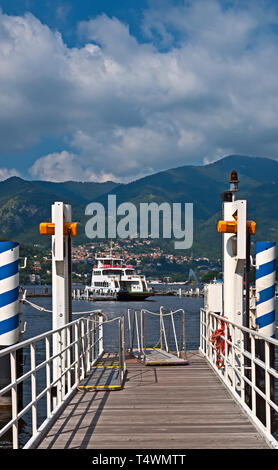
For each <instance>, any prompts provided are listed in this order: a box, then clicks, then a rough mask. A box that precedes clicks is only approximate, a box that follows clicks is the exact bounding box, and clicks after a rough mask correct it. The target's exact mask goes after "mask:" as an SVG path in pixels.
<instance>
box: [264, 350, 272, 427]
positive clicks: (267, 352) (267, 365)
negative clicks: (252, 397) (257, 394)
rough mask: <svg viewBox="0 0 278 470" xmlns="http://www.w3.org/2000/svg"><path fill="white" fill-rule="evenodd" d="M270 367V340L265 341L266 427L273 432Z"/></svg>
mask: <svg viewBox="0 0 278 470" xmlns="http://www.w3.org/2000/svg"><path fill="white" fill-rule="evenodd" d="M269 368H270V344H269V343H268V341H265V395H266V400H265V424H266V429H267V430H268V432H270V433H271V407H270V405H269V403H268V402H267V400H270V398H271V393H270V390H271V387H270V373H269Z"/></svg>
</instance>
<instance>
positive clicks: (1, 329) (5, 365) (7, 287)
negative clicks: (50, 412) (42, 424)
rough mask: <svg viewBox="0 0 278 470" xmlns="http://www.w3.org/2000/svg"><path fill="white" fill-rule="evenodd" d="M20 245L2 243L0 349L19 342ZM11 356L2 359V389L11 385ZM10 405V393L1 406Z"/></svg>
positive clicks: (0, 251) (0, 376) (0, 364)
mask: <svg viewBox="0 0 278 470" xmlns="http://www.w3.org/2000/svg"><path fill="white" fill-rule="evenodd" d="M18 261H19V245H18V243H14V242H0V349H3V348H6V347H8V346H11V345H12V344H15V343H16V342H17V341H18V340H19V311H18V309H19V305H18V290H19V274H18ZM9 362H10V361H9V355H7V356H4V357H3V358H1V359H0V389H1V388H3V387H5V386H6V385H7V384H8V383H10V363H9ZM9 403H10V393H9V392H8V394H7V395H6V396H1V397H0V405H6V404H9Z"/></svg>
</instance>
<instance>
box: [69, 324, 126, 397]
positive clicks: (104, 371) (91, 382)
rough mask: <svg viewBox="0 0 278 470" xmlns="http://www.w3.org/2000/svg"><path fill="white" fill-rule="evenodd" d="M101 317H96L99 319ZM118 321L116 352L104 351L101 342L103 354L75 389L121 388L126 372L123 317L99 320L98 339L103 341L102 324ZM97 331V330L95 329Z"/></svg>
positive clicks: (83, 390)
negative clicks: (99, 331)
mask: <svg viewBox="0 0 278 470" xmlns="http://www.w3.org/2000/svg"><path fill="white" fill-rule="evenodd" d="M100 318H103V317H98V322H99V319H100ZM113 322H117V323H118V352H117V353H114V354H113V353H109V352H108V353H105V352H104V349H103V344H102V351H103V354H102V355H101V356H100V357H99V358H98V360H97V362H96V363H95V364H93V365H92V366H91V368H90V370H89V372H88V373H87V375H86V377H84V378H83V380H81V381H80V383H79V384H78V386H77V389H78V390H79V391H82V392H88V391H94V390H102V391H103V390H109V391H112V390H121V389H122V387H123V383H124V378H125V374H126V363H125V350H124V317H123V316H121V317H117V318H112V319H111V320H108V319H105V320H104V321H103V320H102V322H101V336H99V341H101V342H103V326H104V327H106V325H107V324H110V323H113ZM96 331H97V330H96Z"/></svg>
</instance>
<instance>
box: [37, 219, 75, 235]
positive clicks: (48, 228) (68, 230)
mask: <svg viewBox="0 0 278 470" xmlns="http://www.w3.org/2000/svg"><path fill="white" fill-rule="evenodd" d="M40 234H41V235H55V224H54V223H53V222H42V223H41V224H40ZM64 235H71V236H72V237H76V235H77V223H76V222H64Z"/></svg>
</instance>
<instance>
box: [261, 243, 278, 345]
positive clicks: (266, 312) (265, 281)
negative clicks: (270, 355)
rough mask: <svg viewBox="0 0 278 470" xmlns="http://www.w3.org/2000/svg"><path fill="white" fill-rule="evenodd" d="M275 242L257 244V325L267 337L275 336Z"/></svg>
mask: <svg viewBox="0 0 278 470" xmlns="http://www.w3.org/2000/svg"><path fill="white" fill-rule="evenodd" d="M275 248H276V247H275V242H256V265H257V269H256V292H257V302H256V307H257V312H256V323H257V325H258V328H259V332H260V333H262V334H263V335H265V336H274V334H275V256H276V253H275Z"/></svg>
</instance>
